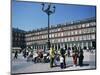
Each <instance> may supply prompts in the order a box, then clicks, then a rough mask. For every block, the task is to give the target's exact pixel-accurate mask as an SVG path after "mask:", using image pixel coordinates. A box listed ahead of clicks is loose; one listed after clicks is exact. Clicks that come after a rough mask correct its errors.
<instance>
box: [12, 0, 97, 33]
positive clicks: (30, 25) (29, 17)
mask: <svg viewBox="0 0 100 75" xmlns="http://www.w3.org/2000/svg"><path fill="white" fill-rule="evenodd" d="M47 6H48V4H45V9H46V8H47ZM53 6H55V7H56V9H55V13H53V14H51V15H50V25H54V26H55V25H57V24H64V23H66V22H71V21H77V20H83V19H86V18H91V17H95V16H96V7H95V6H89V5H71V4H51V10H52V7H53ZM47 24H48V16H47V14H46V13H45V12H43V11H42V5H41V3H36V2H20V1H15V0H12V27H13V28H19V29H22V30H25V31H31V30H36V29H39V28H44V27H47V26H48V25H47Z"/></svg>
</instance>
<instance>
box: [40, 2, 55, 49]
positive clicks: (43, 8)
mask: <svg viewBox="0 0 100 75" xmlns="http://www.w3.org/2000/svg"><path fill="white" fill-rule="evenodd" d="M42 11H43V12H45V13H46V14H47V15H48V42H47V43H48V50H50V38H49V34H50V33H49V28H50V15H51V14H53V13H55V6H53V10H51V4H48V7H47V8H46V9H45V4H44V3H42Z"/></svg>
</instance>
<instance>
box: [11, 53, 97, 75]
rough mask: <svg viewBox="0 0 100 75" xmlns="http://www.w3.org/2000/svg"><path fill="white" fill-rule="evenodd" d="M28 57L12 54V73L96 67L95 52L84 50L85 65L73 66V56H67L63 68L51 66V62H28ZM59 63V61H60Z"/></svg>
mask: <svg viewBox="0 0 100 75" xmlns="http://www.w3.org/2000/svg"><path fill="white" fill-rule="evenodd" d="M26 60H27V59H26V58H24V57H23V56H22V54H19V55H18V59H13V54H12V63H11V64H12V66H11V70H12V73H34V72H47V71H49V72H52V71H62V70H82V69H95V68H96V59H95V52H93V53H91V52H87V51H84V61H83V64H84V66H82V67H80V66H76V67H74V66H73V61H72V57H66V66H67V67H66V68H65V69H61V68H60V66H57V67H53V68H50V63H34V62H31V61H30V62H27V61H26ZM58 64H59V63H58Z"/></svg>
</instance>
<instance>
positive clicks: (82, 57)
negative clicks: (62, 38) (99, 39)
mask: <svg viewBox="0 0 100 75" xmlns="http://www.w3.org/2000/svg"><path fill="white" fill-rule="evenodd" d="M83 59H84V55H83V50H82V49H80V52H79V66H83Z"/></svg>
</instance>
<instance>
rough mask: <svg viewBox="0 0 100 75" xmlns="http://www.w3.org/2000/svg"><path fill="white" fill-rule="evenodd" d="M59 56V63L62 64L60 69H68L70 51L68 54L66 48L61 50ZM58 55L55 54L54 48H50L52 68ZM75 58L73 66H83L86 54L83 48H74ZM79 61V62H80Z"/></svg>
mask: <svg viewBox="0 0 100 75" xmlns="http://www.w3.org/2000/svg"><path fill="white" fill-rule="evenodd" d="M58 54H59V62H60V67H61V68H62V69H63V68H66V63H67V62H66V61H67V59H66V56H68V57H70V56H71V55H70V49H68V50H67V52H66V49H64V48H61V49H60V52H59V53H58ZM56 55H57V54H55V50H54V49H53V48H50V67H51V68H52V67H53V66H54V65H53V64H54V63H55V62H54V59H55V57H56ZM71 57H72V58H73V66H77V65H79V66H83V59H84V54H83V49H81V47H78V48H77V47H76V46H74V47H73V48H72V56H71ZM78 61H79V62H78Z"/></svg>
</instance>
